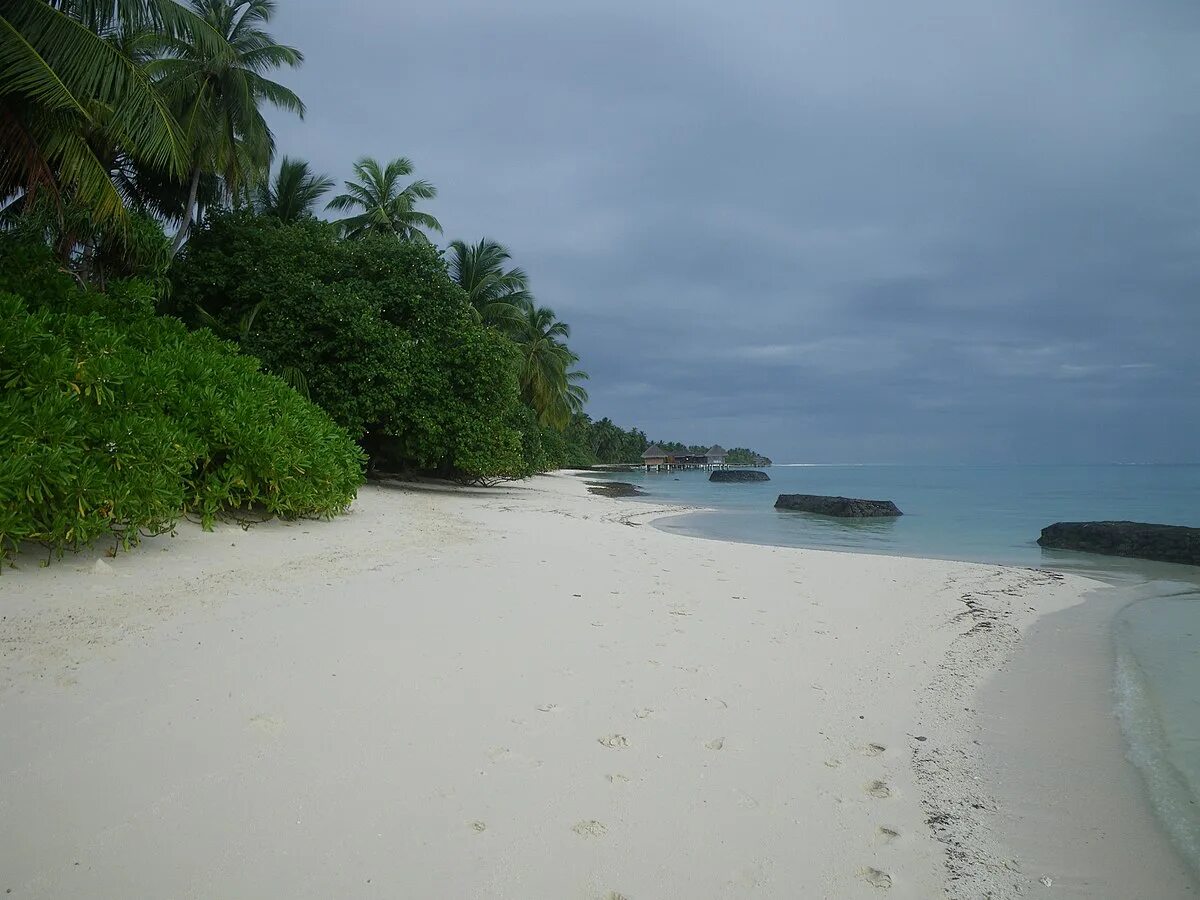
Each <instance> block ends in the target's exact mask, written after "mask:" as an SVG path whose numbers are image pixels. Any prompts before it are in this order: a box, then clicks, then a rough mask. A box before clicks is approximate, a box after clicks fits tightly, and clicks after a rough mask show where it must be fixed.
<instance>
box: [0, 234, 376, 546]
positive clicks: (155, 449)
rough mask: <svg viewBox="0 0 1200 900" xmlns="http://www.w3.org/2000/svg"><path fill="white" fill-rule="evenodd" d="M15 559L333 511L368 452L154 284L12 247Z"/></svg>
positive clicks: (0, 532) (8, 422)
mask: <svg viewBox="0 0 1200 900" xmlns="http://www.w3.org/2000/svg"><path fill="white" fill-rule="evenodd" d="M0 385H2V386H3V389H2V393H0V557H5V556H8V555H10V554H11V553H12V552H13V550H14V549H15V548H16V546H17V544H18V543H19V542H20V541H25V540H32V541H40V542H43V543H46V544H48V545H50V546H51V547H53V548H54V549H55V550H57V551H58V552H60V553H61V552H62V550H63V549H64V548H65V547H78V546H81V545H87V544H90V543H92V542H93V541H95V540H96V539H97V538H101V537H103V536H105V535H115V536H116V537H117V538H118V539H119V540H120V541H121V542H122V543H123V544H124V545H125V546H128V545H129V544H131V543H135V542H136V541H137V539H138V536H139V535H140V534H141V533H143V532H161V531H164V530H167V529H169V528H170V527H171V526H172V525H173V524H174V523H175V522H176V521H177V520H178V519H179V517H180V516H183V515H189V514H191V515H196V516H198V517H199V518H200V519H201V521H202V523H203V524H204V525H205V526H206V527H211V525H212V523H213V521H214V520H215V519H216V518H217V517H218V516H220V515H221V514H222V513H223V512H225V511H227V510H235V509H241V510H257V511H261V512H264V513H266V514H268V515H272V516H280V517H284V518H295V517H299V516H328V515H333V514H334V513H337V512H341V511H343V510H345V509H346V507H347V506H348V505H349V504H350V502H351V501H352V500H353V498H354V496H355V493H356V490H357V488H358V485H359V484H360V483H361V481H362V462H363V460H362V455H361V452H360V451H359V449H358V448H357V447H356V446H355V445H354V443H353V441H351V440H350V439H349V437H348V436H347V435H346V434H345V433H344V432H343V431H342V430H341V429H339V428H338V427H337V425H335V424H334V423H333V422H332V421H331V420H330V419H329V417H328V416H326V415H325V414H324V413H323V412H321V410H319V409H317V408H316V407H314V406H313V405H312V404H310V403H308V402H307V401H305V400H304V399H302V398H301V397H300V396H298V395H297V394H296V392H295V391H293V390H292V389H291V388H290V387H288V386H287V385H286V384H285V383H284V382H283V381H281V380H280V379H278V378H276V377H274V376H271V375H267V374H264V373H262V372H260V371H258V364H257V361H256V360H254V359H252V358H250V357H246V356H242V355H239V354H238V353H237V351H236V348H235V347H234V346H233V345H231V344H229V343H227V342H225V341H221V340H218V339H217V338H216V337H214V336H213V335H212V334H211V333H209V332H207V331H200V332H189V331H188V330H187V329H186V328H185V327H184V325H183V323H182V322H180V321H179V320H177V319H171V318H164V317H160V316H156V315H155V314H154V312H153V298H152V297H151V296H150V293H149V291H148V289H147V288H146V287H145V285H142V284H139V283H137V282H127V283H123V284H118V285H114V286H113V288H112V290H111V291H110V292H109V293H108V294H101V293H98V292H95V291H89V290H84V289H82V288H79V287H78V286H76V284H75V282H74V281H73V280H72V279H71V278H70V277H69V276H67V275H64V274H62V273H60V272H58V271H56V269H55V267H54V265H53V262H52V261H51V260H50V258H49V256H48V254H47V252H46V251H45V250H44V248H41V247H32V246H30V245H25V244H18V243H15V242H13V241H11V240H5V241H0Z"/></svg>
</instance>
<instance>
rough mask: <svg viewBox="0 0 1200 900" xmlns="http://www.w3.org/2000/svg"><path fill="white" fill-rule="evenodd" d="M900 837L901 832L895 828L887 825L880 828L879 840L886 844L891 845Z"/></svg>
mask: <svg viewBox="0 0 1200 900" xmlns="http://www.w3.org/2000/svg"><path fill="white" fill-rule="evenodd" d="M899 837H900V832H899V831H897V830H896V829H895V828H889V827H888V826H887V825H880V826H879V839H880V840H881V841H883V843H885V844H890V843H892V842H893V841H895V840H896V839H897V838H899Z"/></svg>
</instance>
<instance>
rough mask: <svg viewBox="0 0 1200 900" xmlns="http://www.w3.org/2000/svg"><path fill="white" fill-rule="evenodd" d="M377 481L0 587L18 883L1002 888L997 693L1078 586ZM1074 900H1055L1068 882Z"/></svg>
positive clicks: (0, 826)
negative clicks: (333, 498)
mask: <svg viewBox="0 0 1200 900" xmlns="http://www.w3.org/2000/svg"><path fill="white" fill-rule="evenodd" d="M671 511H672V510H670V509H666V508H656V507H654V506H652V505H650V504H647V503H645V502H636V501H629V500H624V499H617V498H608V497H602V496H591V495H589V494H588V493H587V488H586V486H585V485H584V483H583V480H582V479H579V478H575V477H572V476H570V475H566V474H560V475H554V476H544V477H540V478H536V479H533V480H532V481H530V482H528V483H526V484H522V485H514V486H509V487H505V488H500V489H486V490H485V489H477V490H465V489H454V490H451V489H438V488H433V487H429V486H425V487H419V486H418V487H414V486H402V485H389V484H383V485H379V484H373V485H371V486H368V487H367V488H365V489H364V490H363V491H362V493H361V496H360V498H359V500H358V501H357V502H356V504H355V506H354V509H353V510H352V512H351V513H350V514H349V515H348V516H346V517H343V518H340V519H338V520H336V521H333V522H300V523H292V524H282V523H272V524H268V525H264V526H257V527H254V528H252V529H250V530H249V531H243V530H242V529H240V528H238V527H236V526H233V525H224V526H221V527H220V528H218V529H217V531H216V532H215V533H211V534H204V533H201V532H200V531H199V530H198V529H196V528H193V527H191V526H188V527H181V528H180V529H179V532H178V533H177V535H176V536H175V537H161V538H156V539H152V540H148V541H146V542H145V543H144V544H143V546H142V547H140V548H139V549H137V550H136V551H134V552H131V553H122V554H120V555H118V556H116V557H115V558H107V557H105V556H104V554H103V553H96V554H90V555H81V556H74V557H68V558H66V559H64V560H63V561H61V562H55V563H53V564H52V565H51V566H49V567H48V568H40V567H39V566H38V564H37V560H36V558H29V557H24V558H22V561H21V565H20V566H19V568H18V569H16V570H9V571H8V572H7V573H6V574H4V575H3V577H2V578H0V616H3V619H2V621H0V738H2V740H3V757H2V765H0V891H4V890H11V892H12V893H11V896H13V897H74V896H87V897H91V898H109V897H111V898H118V897H120V898H129V897H156V898H158V897H206V898H207V897H267V896H286V897H334V896H336V897H398V896H405V897H421V898H423V897H455V898H460V897H461V898H468V897H512V898H542V897H545V898H571V897H578V898H605V900H616V898H621V897H624V898H628V900H642V898H661V897H679V898H689V900H696V898H710V897H711V898H717V897H730V898H734V897H787V898H796V897H806V898H807V897H838V898H841V897H846V898H857V897H882V896H888V897H913V898H930V897H937V896H943V895H947V896H951V897H984V896H993V897H1006V896H1016V895H1017V892H1018V891H1021V892H1023V895H1031V894H1033V892H1035V891H1037V890H1042V888H1041V886H1040V885H1039V883H1038V881H1037V879H1038V877H1039V876H1040V875H1042V874H1043V873H1042V872H1040V871H1036V870H1034V871H1026V870H1025V869H1024V868H1023V867H1022V864H1021V862H1020V861H1019V860H1017V861H1014V860H1013V858H1012V856H1011V854H1010V853H1009V852H1008V851H1007V850H1006V849H1005V848H1004V846H1003V845H1001V844H1000V843H998V841H997V838H996V837H995V835H994V834H993V832H992V829H990V828H989V826H988V823H987V822H986V820H984V819H983V818H981V816H982V815H983V814H984V813H986V811H987V809H988V807H989V806H992V807H994V805H995V801H994V799H993V798H992V797H991V796H990V795H989V793H988V788H987V782H986V779H984V778H982V777H981V774H980V773H981V766H982V764H981V761H980V759H979V754H978V753H977V750H978V746H977V744H976V743H975V742H976V740H977V737H976V735H977V731H976V725H977V723H976V720H975V716H976V713H975V712H974V709H975V698H976V694H977V690H978V688H979V686H980V685H981V684H982V683H983V682H984V681H985V680H986V679H987V678H988V676H989V675H990V674H992V673H993V672H994V671H995V670H996V668H997V667H998V666H999V665H1000V664H1001V663H1002V661H1003V660H1004V659H1005V658H1006V657H1007V656H1008V655H1009V654H1010V653H1011V652H1012V651H1013V649H1014V647H1015V646H1016V645H1017V642H1018V640H1019V637H1020V635H1021V633H1022V631H1023V630H1025V629H1026V628H1028V627H1029V625H1030V624H1031V623H1032V622H1034V621H1035V620H1036V619H1037V618H1038V617H1039V616H1041V615H1043V614H1046V613H1052V612H1055V611H1058V610H1062V609H1066V608H1068V607H1070V606H1072V605H1073V604H1076V603H1078V602H1079V601H1080V600H1081V598H1082V597H1083V595H1084V592H1085V591H1086V590H1087V589H1088V588H1089V587H1090V586H1091V583H1090V582H1088V581H1087V580H1085V579H1082V578H1076V577H1073V576H1067V577H1063V576H1058V575H1050V574H1047V573H1043V572H1037V571H1032V570H1021V569H1006V568H1000V567H995V566H982V565H971V564H964V563H951V562H944V561H930V560H913V559H898V558H891V557H881V556H860V555H852V554H840V553H830V552H822V551H807V550H794V549H785V548H773V547H758V546H750V545H738V544H728V543H719V542H713V541H705V540H701V539H696V538H690V537H683V536H679V535H674V534H668V533H665V532H662V531H658V530H656V529H654V528H652V527H648V526H647V525H646V524H645V523H647V522H649V521H650V520H652V519H654V518H655V517H656V516H661V515H665V514H667V513H670V512H671ZM1045 895H1046V896H1052V894H1049V893H1047V894H1045Z"/></svg>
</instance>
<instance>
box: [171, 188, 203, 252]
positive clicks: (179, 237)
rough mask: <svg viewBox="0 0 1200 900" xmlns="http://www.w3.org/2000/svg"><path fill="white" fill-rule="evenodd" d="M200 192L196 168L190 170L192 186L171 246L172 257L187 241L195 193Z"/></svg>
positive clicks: (194, 206) (194, 209)
mask: <svg viewBox="0 0 1200 900" xmlns="http://www.w3.org/2000/svg"><path fill="white" fill-rule="evenodd" d="M199 190H200V167H199V166H196V167H195V168H193V169H192V184H191V186H190V187H189V188H188V198H187V206H185V207H184V208H183V221H181V222H180V223H179V230H178V231H176V232H175V240H174V242H172V244H171V255H172V256H174V255H175V254H176V253H178V252H179V248H180V247H182V246H183V242H184V241H185V240H187V235H188V229H190V228H191V227H192V216H193V215H194V214H195V211H196V193H197V192H198V191H199Z"/></svg>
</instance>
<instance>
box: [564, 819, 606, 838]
mask: <svg viewBox="0 0 1200 900" xmlns="http://www.w3.org/2000/svg"><path fill="white" fill-rule="evenodd" d="M571 830H572V831H573V832H575V833H576V834H577V835H579V836H580V837H581V838H594V837H604V835H605V834H606V833H607V832H608V828H607V827H606V826H605V824H604V823H603V822H597V821H596V820H595V819H588V820H586V821H584V822H576V823H575V824H574V825H572V826H571Z"/></svg>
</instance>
